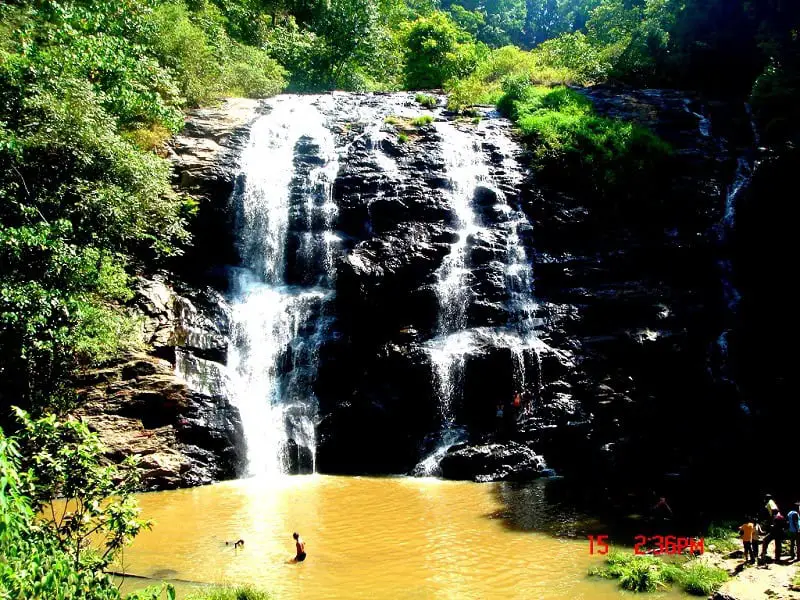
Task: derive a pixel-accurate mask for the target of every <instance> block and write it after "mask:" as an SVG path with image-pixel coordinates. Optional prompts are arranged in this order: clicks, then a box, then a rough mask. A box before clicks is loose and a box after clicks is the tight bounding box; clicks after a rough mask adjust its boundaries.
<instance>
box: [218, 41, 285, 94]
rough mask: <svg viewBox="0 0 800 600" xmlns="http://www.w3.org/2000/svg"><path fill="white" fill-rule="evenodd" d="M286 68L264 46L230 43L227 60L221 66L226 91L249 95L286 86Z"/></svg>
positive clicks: (280, 89)
mask: <svg viewBox="0 0 800 600" xmlns="http://www.w3.org/2000/svg"><path fill="white" fill-rule="evenodd" d="M285 75H286V71H285V70H284V68H283V67H281V66H280V65H279V64H278V63H277V62H275V61H274V60H273V59H272V58H271V57H270V56H269V55H268V54H267V53H266V52H265V51H264V50H260V49H258V48H254V47H252V46H244V45H242V44H232V46H231V49H230V53H229V60H228V62H227V63H226V64H225V66H224V68H223V75H222V79H223V87H224V89H225V91H226V93H228V94H231V95H234V96H245V97H249V98H266V97H268V96H274V95H275V94H279V93H280V92H281V91H282V90H283V88H284V87H285V86H286V80H285Z"/></svg>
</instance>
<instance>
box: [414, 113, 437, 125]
mask: <svg viewBox="0 0 800 600" xmlns="http://www.w3.org/2000/svg"><path fill="white" fill-rule="evenodd" d="M431 123H433V117H432V116H430V115H422V116H421V117H417V118H416V119H412V121H411V124H412V125H413V126H414V127H423V126H425V125H430V124H431Z"/></svg>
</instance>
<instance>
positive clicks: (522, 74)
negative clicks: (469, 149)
mask: <svg viewBox="0 0 800 600" xmlns="http://www.w3.org/2000/svg"><path fill="white" fill-rule="evenodd" d="M577 79H578V78H577V77H576V75H575V73H574V72H573V71H572V70H570V69H569V68H567V67H565V66H563V65H561V66H558V65H554V64H545V63H544V62H542V60H541V59H540V57H539V56H538V55H537V53H536V52H535V51H534V52H526V51H524V50H521V49H520V48H517V47H516V46H504V47H502V48H498V49H497V50H493V51H492V52H491V53H489V54H488V55H487V56H486V58H485V59H484V60H482V61H481V62H480V63H479V64H478V65H477V67H476V69H475V71H474V72H473V73H472V74H471V75H470V76H469V77H466V78H463V79H451V80H450V81H448V82H447V83H446V85H445V89H446V90H447V92H448V94H449V96H448V107H449V108H451V109H453V110H459V111H462V110H464V109H465V108H466V107H468V106H472V105H475V104H496V103H497V101H498V100H499V99H500V98H501V97H502V95H503V85H504V84H505V83H506V82H508V81H510V80H519V81H522V82H524V83H525V84H526V85H531V84H536V85H543V86H552V85H556V84H558V85H565V84H570V83H575V82H577Z"/></svg>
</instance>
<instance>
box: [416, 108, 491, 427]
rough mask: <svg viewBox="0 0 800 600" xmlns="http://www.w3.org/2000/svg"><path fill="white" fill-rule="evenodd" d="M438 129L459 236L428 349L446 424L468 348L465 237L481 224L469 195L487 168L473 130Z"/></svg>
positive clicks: (439, 290) (444, 272) (446, 265)
mask: <svg viewBox="0 0 800 600" xmlns="http://www.w3.org/2000/svg"><path fill="white" fill-rule="evenodd" d="M437 131H438V133H439V135H440V136H441V138H442V154H443V156H444V159H445V173H446V175H447V177H448V179H449V181H450V203H451V206H452V207H453V210H454V211H455V213H456V217H457V218H458V240H457V241H456V242H455V243H454V244H453V245H452V247H451V248H450V253H449V254H448V255H447V256H446V257H445V259H444V262H443V263H442V266H441V267H440V268H439V270H438V271H437V273H436V278H437V283H436V295H437V297H438V299H439V323H438V332H437V333H438V336H439V337H438V339H436V340H434V341H433V343H432V344H431V347H430V351H429V352H430V356H431V359H432V362H433V365H434V369H435V377H436V381H437V384H438V388H439V408H440V412H441V417H442V426H443V429H444V430H447V429H450V428H451V427H452V425H453V421H454V415H453V401H454V399H455V396H456V394H457V393H458V391H459V388H460V381H461V378H462V376H463V370H464V360H465V351H466V350H467V347H466V346H465V344H464V339H463V335H461V333H462V332H463V330H465V329H466V327H467V307H468V305H469V301H470V287H469V277H470V271H469V269H468V267H467V244H468V240H469V237H470V236H471V235H474V234H475V233H477V232H478V231H479V229H480V228H479V227H478V225H477V224H476V218H475V213H474V211H473V208H472V199H473V196H474V194H475V188H476V187H477V185H478V183H479V182H481V181H485V180H486V178H487V177H488V171H487V169H486V164H485V161H484V159H483V155H482V153H481V152H480V149H479V148H476V142H475V140H474V139H473V138H472V137H471V136H469V135H468V134H466V133H464V132H461V131H459V130H458V129H456V128H455V127H454V126H453V125H452V124H450V123H438V124H437Z"/></svg>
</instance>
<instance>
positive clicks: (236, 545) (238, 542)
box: [225, 539, 244, 550]
mask: <svg viewBox="0 0 800 600" xmlns="http://www.w3.org/2000/svg"><path fill="white" fill-rule="evenodd" d="M225 545H226V546H233V549H234V550H236V549H237V548H244V540H242V539H239V540H236V541H235V542H225Z"/></svg>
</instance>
